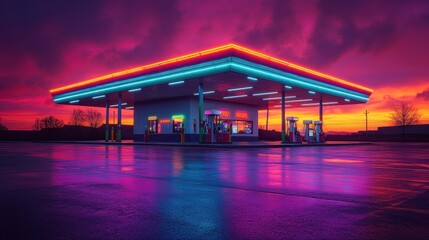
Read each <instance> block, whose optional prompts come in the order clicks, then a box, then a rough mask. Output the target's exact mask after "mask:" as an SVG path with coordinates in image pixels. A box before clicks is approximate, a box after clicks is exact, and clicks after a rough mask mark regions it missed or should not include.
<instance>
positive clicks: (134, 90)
mask: <svg viewBox="0 0 429 240" xmlns="http://www.w3.org/2000/svg"><path fill="white" fill-rule="evenodd" d="M141 90H142V89H141V88H134V89H130V90H128V92H138V91H141Z"/></svg>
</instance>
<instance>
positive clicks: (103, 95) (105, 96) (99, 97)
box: [92, 95, 106, 99]
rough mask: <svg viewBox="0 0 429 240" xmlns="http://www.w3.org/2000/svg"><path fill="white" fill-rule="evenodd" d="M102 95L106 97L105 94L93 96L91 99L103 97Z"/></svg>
mask: <svg viewBox="0 0 429 240" xmlns="http://www.w3.org/2000/svg"><path fill="white" fill-rule="evenodd" d="M104 97H106V95H99V96H95V97H92V99H98V98H104Z"/></svg>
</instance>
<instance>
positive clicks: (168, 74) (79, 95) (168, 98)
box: [50, 44, 373, 143]
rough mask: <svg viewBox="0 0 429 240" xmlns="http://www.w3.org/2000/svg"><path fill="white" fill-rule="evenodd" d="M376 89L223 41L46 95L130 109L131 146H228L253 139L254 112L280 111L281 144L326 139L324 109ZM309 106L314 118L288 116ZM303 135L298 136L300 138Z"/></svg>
mask: <svg viewBox="0 0 429 240" xmlns="http://www.w3.org/2000/svg"><path fill="white" fill-rule="evenodd" d="M372 92H373V90H372V89H370V88H368V87H364V86H361V85H358V84H355V83H351V82H349V81H345V80H343V79H339V78H336V77H333V76H329V75H327V74H323V73H320V72H318V71H315V70H311V69H308V68H305V67H302V66H299V65H296V64H293V63H291V62H287V61H284V60H281V59H278V58H275V57H271V56H268V55H266V54H263V53H260V52H257V51H254V50H251V49H248V48H245V47H242V46H239V45H236V44H228V45H224V46H220V47H216V48H212V49H208V50H204V51H200V52H196V53H192V54H188V55H184V56H180V57H176V58H172V59H168V60H165V61H160V62H156V63H153V64H148V65H145V66H141V67H136V68H132V69H128V70H124V71H120V72H115V73H112V74H108V75H105V76H101V77H96V78H93V79H89V80H85V81H81V82H78V83H75V84H71V85H67V86H62V87H58V88H55V89H52V90H50V93H51V94H52V96H53V99H54V102H55V103H57V104H69V105H80V106H91V107H103V108H105V110H106V136H105V138H106V141H108V140H109V139H110V138H111V135H112V131H111V127H112V126H110V127H109V108H117V119H118V124H117V126H116V125H115V129H114V131H113V134H114V135H115V139H116V141H121V120H122V109H130V110H134V133H133V136H134V140H135V141H163V142H165V141H167V142H179V141H182V142H184V141H187V142H200V143H216V142H217V143H219V142H222V143H225V142H231V141H253V140H258V110H266V109H281V116H282V124H281V126H282V142H284V143H297V142H301V141H303V140H304V141H307V142H324V141H325V139H324V134H323V108H324V107H325V106H332V105H346V104H347V105H348V104H360V103H366V102H367V101H368V99H369V97H370V95H371V93H372ZM296 107H313V108H314V109H315V111H318V113H319V118H318V119H314V120H303V121H302V123H303V124H304V126H305V130H304V132H303V133H302V134H300V133H299V132H298V131H297V130H296V129H297V128H296V125H297V123H298V121H300V119H299V118H298V117H297V116H289V115H287V111H288V109H290V108H296ZM301 135H302V136H301Z"/></svg>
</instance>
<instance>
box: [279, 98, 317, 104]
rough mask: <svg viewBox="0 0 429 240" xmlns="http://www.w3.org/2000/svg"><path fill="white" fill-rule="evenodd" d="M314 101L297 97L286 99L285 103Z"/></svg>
mask: <svg viewBox="0 0 429 240" xmlns="http://www.w3.org/2000/svg"><path fill="white" fill-rule="evenodd" d="M310 101H313V99H309V98H308V99H297V100H289V101H285V103H294V102H310Z"/></svg>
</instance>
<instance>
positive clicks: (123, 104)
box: [110, 102, 127, 107]
mask: <svg viewBox="0 0 429 240" xmlns="http://www.w3.org/2000/svg"><path fill="white" fill-rule="evenodd" d="M125 105H127V103H126V102H125V103H122V104H121V106H125ZM117 106H118V104H112V105H110V107H117Z"/></svg>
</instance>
